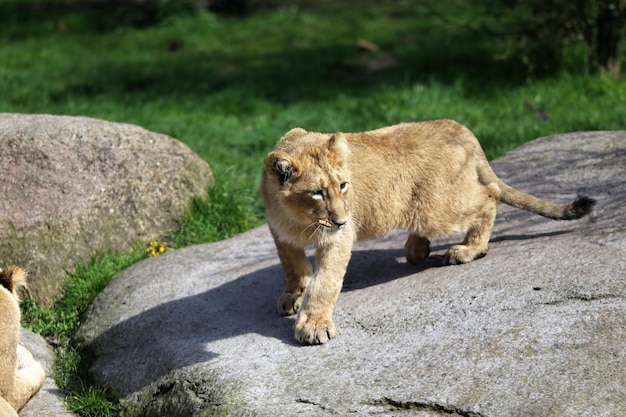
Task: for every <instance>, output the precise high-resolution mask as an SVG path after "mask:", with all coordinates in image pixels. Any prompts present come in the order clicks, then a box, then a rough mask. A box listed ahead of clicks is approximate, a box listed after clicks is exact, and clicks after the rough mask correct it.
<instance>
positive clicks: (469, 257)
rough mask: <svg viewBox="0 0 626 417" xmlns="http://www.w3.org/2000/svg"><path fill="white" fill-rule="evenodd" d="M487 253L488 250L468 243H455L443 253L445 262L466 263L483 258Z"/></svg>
mask: <svg viewBox="0 0 626 417" xmlns="http://www.w3.org/2000/svg"><path fill="white" fill-rule="evenodd" d="M486 254H487V250H483V249H479V248H475V247H472V246H468V245H454V246H452V247H451V248H450V249H448V250H447V251H446V253H444V254H443V264H444V265H459V264H466V263H468V262H472V261H473V260H474V259H478V258H482V257H483V256H485V255H486Z"/></svg>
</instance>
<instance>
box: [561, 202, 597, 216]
mask: <svg viewBox="0 0 626 417" xmlns="http://www.w3.org/2000/svg"><path fill="white" fill-rule="evenodd" d="M595 204H596V200H594V199H593V198H589V197H579V198H577V199H576V200H575V201H574V202H573V203H572V204H570V207H569V210H567V212H566V213H565V217H564V220H574V219H580V218H581V217H583V216H585V215H587V214H589V213H591V210H592V209H593V206H594V205H595Z"/></svg>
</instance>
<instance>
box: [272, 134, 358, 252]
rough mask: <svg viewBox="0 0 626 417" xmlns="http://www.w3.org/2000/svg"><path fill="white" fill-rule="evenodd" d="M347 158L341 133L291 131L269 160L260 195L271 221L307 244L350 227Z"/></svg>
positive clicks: (347, 153) (345, 146) (346, 144)
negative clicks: (261, 194) (306, 241)
mask: <svg viewBox="0 0 626 417" xmlns="http://www.w3.org/2000/svg"><path fill="white" fill-rule="evenodd" d="M349 154H350V150H349V148H348V142H347V140H346V137H345V136H344V135H343V134H341V133H337V134H334V135H327V134H321V133H312V132H306V131H305V130H303V129H299V128H298V129H293V130H291V131H290V132H288V133H287V134H286V135H285V136H284V137H283V138H282V139H281V140H280V141H279V142H278V144H277V145H276V147H275V148H274V151H272V152H270V154H269V155H268V156H267V158H266V159H265V170H264V175H263V185H262V192H263V198H264V199H265V205H266V210H267V217H268V222H270V224H272V225H274V227H275V228H279V229H280V230H279V231H280V232H283V233H291V234H292V235H294V236H295V235H299V236H298V237H295V238H296V239H298V240H301V239H304V240H308V241H311V240H313V241H319V240H320V239H323V238H324V237H326V236H328V235H329V234H333V233H338V232H339V231H341V230H343V229H344V226H347V225H349V224H350V220H351V215H350V195H351V190H350V173H349V170H348V158H349ZM286 229H291V230H286Z"/></svg>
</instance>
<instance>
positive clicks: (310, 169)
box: [261, 120, 594, 344]
mask: <svg viewBox="0 0 626 417" xmlns="http://www.w3.org/2000/svg"><path fill="white" fill-rule="evenodd" d="M261 191H262V195H263V199H264V201H265V207H266V213H267V221H268V223H269V227H270V230H271V232H272V235H273V237H274V240H275V243H276V247H277V250H278V255H279V257H280V260H281V263H282V265H283V268H284V270H285V275H286V288H285V292H284V293H283V294H282V295H281V297H280V299H279V306H278V307H279V310H280V312H281V313H282V314H284V315H290V314H295V313H298V315H297V317H296V324H295V337H296V339H297V340H299V341H300V342H301V343H305V344H316V343H324V342H326V341H327V340H328V339H330V338H333V337H335V334H336V331H335V326H334V324H333V322H332V314H333V311H334V308H335V304H336V302H337V298H338V297H339V293H340V291H341V286H342V282H343V277H344V274H345V271H346V267H347V265H348V261H349V259H350V254H351V249H352V244H353V242H354V241H355V240H362V239H372V238H378V237H383V236H385V235H386V234H388V233H389V232H390V231H391V230H393V229H405V230H408V231H409V232H410V233H409V237H408V240H407V243H406V246H405V255H406V258H407V260H408V261H409V262H411V263H415V264H416V263H419V262H421V261H422V260H423V259H424V258H426V257H427V256H428V254H429V253H430V241H431V240H432V239H433V238H436V237H441V236H449V235H452V234H457V233H466V236H465V239H464V241H463V242H462V244H459V245H454V246H452V247H451V248H450V249H449V250H448V251H447V252H446V253H445V254H444V263H445V264H460V263H467V262H471V261H472V260H474V259H477V258H479V257H482V256H484V255H485V254H486V253H487V249H488V242H489V237H490V235H491V231H492V228H493V224H494V221H495V217H496V210H497V204H498V202H499V201H501V202H503V203H505V204H508V205H511V206H514V207H517V208H520V209H523V210H527V211H530V212H533V213H536V214H539V215H541V216H545V217H548V218H552V219H560V220H571V219H577V218H580V217H582V216H584V215H586V214H588V213H589V212H590V211H591V209H592V207H593V204H594V200H592V199H590V198H587V197H581V198H579V199H577V200H576V201H574V202H572V203H567V204H553V203H549V202H545V201H543V200H540V199H538V198H535V197H533V196H530V195H528V194H525V193H522V192H520V191H518V190H515V189H513V188H512V187H510V186H508V185H506V184H505V183H503V182H502V181H501V180H500V179H498V178H497V177H496V175H495V174H494V172H493V171H492V169H491V167H490V166H489V163H488V162H487V159H486V157H485V154H484V152H483V150H482V148H481V147H480V144H479V143H478V140H477V139H476V138H475V137H474V135H473V134H472V132H470V130H469V129H467V128H466V127H465V126H463V125H461V124H459V123H456V122H454V121H452V120H435V121H428V122H421V123H407V124H400V125H395V126H390V127H385V128H382V129H378V130H373V131H369V132H362V133H346V134H343V133H336V134H325V133H314V132H307V131H305V130H303V129H300V128H296V129H293V130H291V131H289V132H288V133H287V134H286V135H285V136H284V137H283V138H282V139H281V140H280V141H279V142H278V144H277V145H276V147H275V148H274V150H273V151H272V152H271V153H270V154H269V155H268V156H267V158H266V160H265V167H264V173H263V179H262V184H261ZM305 247H315V248H316V265H317V270H316V272H315V273H313V270H312V268H311V264H310V262H309V261H308V260H307V258H306V256H305V254H304V248H305Z"/></svg>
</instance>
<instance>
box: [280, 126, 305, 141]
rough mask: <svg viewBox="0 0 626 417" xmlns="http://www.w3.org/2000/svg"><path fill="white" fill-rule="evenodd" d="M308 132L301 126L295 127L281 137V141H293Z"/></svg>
mask: <svg viewBox="0 0 626 417" xmlns="http://www.w3.org/2000/svg"><path fill="white" fill-rule="evenodd" d="M306 133H307V131H306V130H304V129H302V128H301V127H296V128H293V129H291V130H290V131H289V132H287V133H285V136H283V137H282V138H281V139H280V142H283V143H286V142H291V141H292V140H295V139H298V138H299V137H301V136H304V135H305V134H306Z"/></svg>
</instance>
